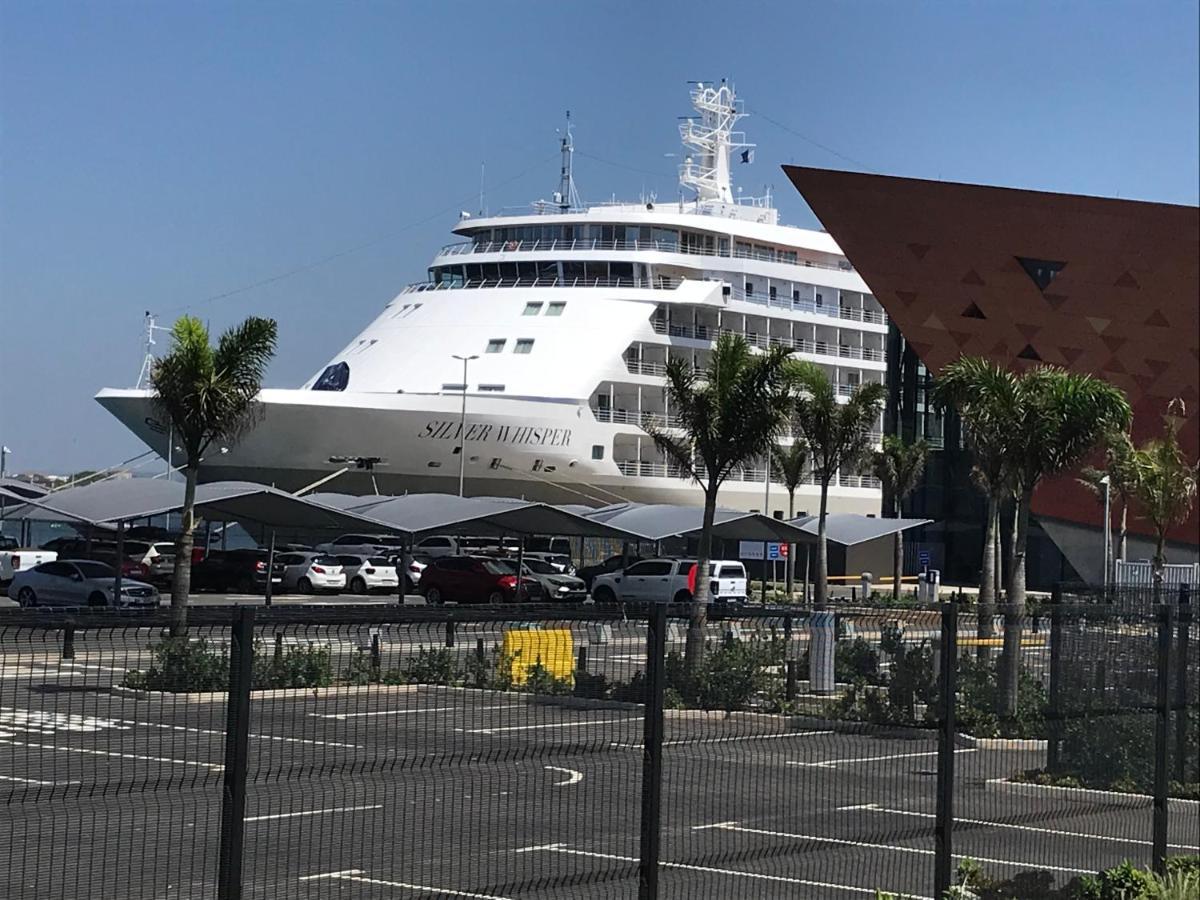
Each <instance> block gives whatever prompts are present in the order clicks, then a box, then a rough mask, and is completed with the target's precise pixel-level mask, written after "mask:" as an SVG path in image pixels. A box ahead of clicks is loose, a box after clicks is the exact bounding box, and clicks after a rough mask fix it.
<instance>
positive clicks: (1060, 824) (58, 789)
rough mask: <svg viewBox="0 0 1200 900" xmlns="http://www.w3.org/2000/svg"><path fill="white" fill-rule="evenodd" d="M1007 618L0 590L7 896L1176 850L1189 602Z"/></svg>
mask: <svg viewBox="0 0 1200 900" xmlns="http://www.w3.org/2000/svg"><path fill="white" fill-rule="evenodd" d="M1005 612H1006V611H1005V610H1004V609H1003V608H1001V609H999V610H998V613H999V615H998V618H997V620H996V622H995V626H996V627H995V629H994V633H995V637H985V638H980V637H978V635H979V634H980V633H989V632H988V629H981V628H980V623H979V622H978V621H977V619H976V618H975V615H974V613H973V612H972V611H971V610H970V609H968V608H963V609H960V608H958V607H956V606H954V605H946V606H943V607H937V608H932V607H931V608H925V609H922V608H917V609H903V610H884V609H869V608H861V609H850V608H841V609H839V610H838V611H837V612H836V614H833V613H813V612H811V611H809V610H806V609H779V610H770V609H744V610H714V611H713V612H712V614H711V616H710V618H709V620H708V622H707V623H706V624H705V626H704V627H703V628H702V629H701V630H699V631H697V632H695V635H696V636H697V637H698V640H693V641H691V643H692V645H693V655H692V657H691V659H690V661H689V654H688V650H687V648H688V645H689V635H688V629H689V622H688V618H687V613H688V610H686V609H680V608H674V607H671V608H657V609H654V608H636V609H635V608H628V609H603V608H596V607H559V608H553V609H551V608H531V607H523V608H500V609H466V608H460V609H454V608H445V609H432V608H430V609H413V608H397V607H391V608H385V607H371V608H342V609H337V610H324V611H322V610H317V609H313V608H307V609H306V608H293V609H280V610H271V611H261V610H260V611H258V612H257V614H254V613H251V612H250V611H249V610H247V609H234V610H229V609H212V610H206V611H201V610H196V611H194V615H193V618H192V625H191V628H190V629H189V633H188V636H187V638H186V639H169V638H168V637H167V636H166V634H165V631H164V628H165V625H166V622H165V619H158V618H156V617H148V618H144V619H138V620H128V619H120V618H116V617H113V616H106V615H103V614H100V613H97V614H88V615H84V614H80V615H77V616H58V617H54V616H46V615H45V614H42V616H41V617H40V618H39V617H38V616H35V615H33V614H32V613H30V612H27V611H22V612H19V613H15V614H13V615H11V616H9V617H6V622H7V624H5V625H3V626H0V796H3V798H4V802H5V812H6V815H5V816H4V817H3V818H2V819H0V842H2V845H3V846H5V847H7V859H6V863H7V866H6V867H5V871H4V873H3V875H0V895H2V896H6V897H10V896H11V897H21V898H24V897H29V898H62V900H66V898H82V897H89V898H90V897H121V898H126V897H127V898H156V900H157V898H192V897H195V898H200V897H204V898H210V897H218V898H226V897H228V898H233V897H239V896H244V897H256V898H282V897H289V898H291V897H301V898H317V897H321V898H324V897H339V898H343V897H371V898H375V897H476V898H491V900H505V898H560V897H573V898H574V897H579V898H605V897H633V896H640V897H647V898H650V897H663V898H685V897H687V898H691V897H696V898H725V897H754V898H760V897H761V898H769V897H797V896H803V897H816V898H823V897H830V898H832V897H844V896H851V895H860V896H874V892H875V891H876V890H877V889H878V890H882V891H888V892H894V893H895V894H896V895H898V896H906V897H933V896H936V895H937V894H938V890H939V888H940V887H944V886H945V885H947V884H948V883H963V882H964V881H966V883H967V884H968V885H969V886H970V887H971V888H972V889H973V890H977V891H979V892H982V894H981V895H982V896H1005V895H1004V894H1002V893H994V894H992V895H989V894H987V893H986V890H989V889H992V890H998V891H1002V890H1005V889H1008V890H1010V891H1014V892H1015V893H1010V894H1008V895H1007V896H1041V894H1038V893H1037V892H1036V891H1043V892H1046V891H1049V890H1057V889H1061V888H1062V887H1063V886H1064V885H1066V884H1067V883H1068V882H1070V881H1071V880H1072V879H1074V878H1077V877H1080V876H1083V875H1085V874H1088V873H1093V872H1095V871H1096V870H1097V869H1099V868H1102V867H1104V866H1107V865H1111V864H1114V863H1119V862H1121V861H1122V860H1125V859H1129V860H1131V861H1133V862H1135V863H1137V864H1139V865H1152V864H1154V863H1155V862H1156V861H1157V860H1156V854H1159V853H1162V852H1165V853H1166V854H1167V855H1181V854H1185V853H1189V852H1190V853H1195V852H1197V850H1196V848H1197V844H1198V843H1200V815H1198V809H1200V804H1198V803H1197V799H1198V798H1197V797H1196V790H1197V782H1198V781H1200V772H1198V767H1200V760H1198V759H1197V738H1196V725H1197V715H1196V713H1197V706H1196V704H1197V698H1196V691H1195V683H1196V682H1197V675H1200V633H1198V631H1197V624H1196V622H1195V621H1193V620H1191V619H1189V618H1188V616H1187V613H1188V612H1189V609H1188V608H1184V607H1180V608H1179V609H1168V610H1165V611H1160V610H1159V609H1157V608H1150V609H1149V610H1145V609H1131V608H1129V607H1127V606H1120V605H1114V604H1103V603H1098V602H1086V603H1083V602H1068V603H1060V604H1055V605H1053V606H1045V607H1042V608H1037V609H1034V608H1031V609H1030V610H1029V611H1028V612H1026V613H1025V614H1024V615H1022V616H1020V617H1017V616H1014V615H1011V614H1010V615H1008V616H1007V617H1006V616H1005ZM1009 612H1011V611H1009ZM1006 627H1007V631H1008V632H1009V635H1008V637H1009V640H1010V647H1019V654H1018V657H1019V664H1020V678H1019V679H1018V681H1017V699H1016V705H1015V707H1013V708H1011V709H1009V707H1008V705H1007V704H1006V703H1005V702H1004V698H1005V693H1004V689H1003V687H1002V685H1003V684H1004V672H1005V671H1007V670H1006V668H1005V664H1004V663H1005V660H1006V659H1007V658H1008V657H1007V655H1006V653H1005V651H1004V641H1005V638H1004V635H1005V631H1006ZM697 644H700V645H703V647H704V652H703V655H702V656H697V655H696V653H695V650H694V647H695V645H697ZM1164 666H1165V667H1164ZM947 692H951V694H947ZM950 695H952V696H953V699H954V702H953V704H952V705H949V706H948V705H947V703H946V702H945V698H946V697H947V696H950ZM951 709H952V710H953V712H954V716H953V717H949V716H948V713H949V711H950V710H951ZM1022 891H1024V893H1022ZM1047 896H1049V895H1048V894H1047Z"/></svg>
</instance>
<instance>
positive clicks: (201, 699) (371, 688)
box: [108, 684, 419, 703]
mask: <svg viewBox="0 0 1200 900" xmlns="http://www.w3.org/2000/svg"><path fill="white" fill-rule="evenodd" d="M418 687H419V685H415V684H361V685H360V684H355V685H333V686H331V687H318V688H275V689H272V690H269V691H251V692H250V698H251V700H301V699H306V698H312V699H316V700H320V699H323V698H326V697H353V696H356V695H358V694H367V693H374V694H409V693H415V692H416V690H417V688H418ZM108 690H109V693H112V694H116V695H117V696H119V697H129V698H132V699H134V700H170V701H171V702H173V703H178V702H180V701H183V702H184V703H224V702H226V701H227V700H228V699H229V694H228V693H227V692H226V691H204V692H200V693H193V694H176V693H173V692H171V691H143V690H140V689H138V688H131V687H125V686H124V685H121V684H115V685H113V686H112V687H110V688H109V689H108Z"/></svg>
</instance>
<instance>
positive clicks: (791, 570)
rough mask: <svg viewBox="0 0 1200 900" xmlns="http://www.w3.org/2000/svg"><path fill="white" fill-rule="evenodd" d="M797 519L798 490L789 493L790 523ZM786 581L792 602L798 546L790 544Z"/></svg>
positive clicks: (788, 598)
mask: <svg viewBox="0 0 1200 900" xmlns="http://www.w3.org/2000/svg"><path fill="white" fill-rule="evenodd" d="M794 518H796V489H795V488H791V489H790V490H789V491H788V521H789V522H790V521H792V519H794ZM784 571H785V575H784V580H785V581H786V582H787V585H786V587H787V602H788V603H791V602H792V588H793V587H795V585H796V545H795V544H790V543H789V544H788V556H787V565H786V566H785V567H784Z"/></svg>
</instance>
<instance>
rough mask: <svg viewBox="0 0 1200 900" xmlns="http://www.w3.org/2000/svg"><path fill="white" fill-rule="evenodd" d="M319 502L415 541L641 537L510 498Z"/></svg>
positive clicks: (341, 497) (330, 498) (325, 497)
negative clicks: (445, 537)
mask: <svg viewBox="0 0 1200 900" xmlns="http://www.w3.org/2000/svg"><path fill="white" fill-rule="evenodd" d="M315 499H316V500H317V501H318V502H321V503H325V504H328V505H329V506H336V507H338V508H340V509H344V510H347V511H349V512H353V513H356V514H358V515H361V516H365V517H368V518H370V519H373V520H375V521H379V522H386V523H388V524H390V525H392V526H393V527H394V528H396V529H397V530H399V531H403V532H405V533H410V534H415V535H428V534H471V535H511V536H513V537H520V536H525V535H534V534H540V535H556V536H561V537H608V538H615V539H618V540H637V539H639V538H640V537H641V536H640V535H639V534H637V533H634V532H630V531H627V530H625V529H622V528H620V527H617V526H614V525H613V524H612V523H609V522H605V521H603V520H598V519H593V518H591V517H589V516H582V515H579V514H578V513H576V512H573V511H571V510H568V509H564V508H562V507H557V506H551V505H550V504H547V503H537V502H532V501H528V500H516V499H512V498H509V497H459V496H456V495H454V494H405V495H403V496H399V497H379V496H367V497H351V496H350V495H347V494H317V495H315Z"/></svg>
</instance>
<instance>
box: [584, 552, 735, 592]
mask: <svg viewBox="0 0 1200 900" xmlns="http://www.w3.org/2000/svg"><path fill="white" fill-rule="evenodd" d="M695 565H696V561H695V560H694V559H644V560H642V561H641V562H637V563H634V564H633V565H631V566H630V567H629V568H628V569H624V570H618V571H616V572H606V573H605V574H603V575H597V576H596V579H595V581H593V582H592V599H593V600H595V601H596V602H597V603H614V602H621V603H624V602H628V601H645V602H662V603H670V602H674V603H687V602H690V601H691V599H692V591H691V588H690V587H689V586H688V581H689V576H690V574H691V571H692V567H693V566H695ZM708 588H709V602H710V603H744V602H745V600H746V567H745V566H743V565H742V564H741V563H740V562H738V561H737V560H728V559H714V560H713V561H712V562H711V563H710V564H709V584H708Z"/></svg>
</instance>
